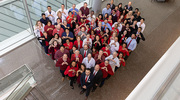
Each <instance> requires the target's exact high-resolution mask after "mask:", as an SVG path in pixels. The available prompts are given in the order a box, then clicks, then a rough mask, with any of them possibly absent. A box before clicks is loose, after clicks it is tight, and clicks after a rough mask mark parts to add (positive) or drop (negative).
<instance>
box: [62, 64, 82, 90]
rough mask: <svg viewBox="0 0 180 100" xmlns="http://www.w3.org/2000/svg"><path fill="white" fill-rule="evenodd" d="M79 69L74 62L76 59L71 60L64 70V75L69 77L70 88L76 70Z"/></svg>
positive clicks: (72, 86)
mask: <svg viewBox="0 0 180 100" xmlns="http://www.w3.org/2000/svg"><path fill="white" fill-rule="evenodd" d="M78 69H79V67H78V65H77V64H76V61H72V62H71V65H70V66H68V67H67V69H66V70H65V72H64V75H68V76H69V78H70V80H71V81H70V86H71V88H72V89H74V85H73V83H74V81H75V79H76V72H77V70H78Z"/></svg>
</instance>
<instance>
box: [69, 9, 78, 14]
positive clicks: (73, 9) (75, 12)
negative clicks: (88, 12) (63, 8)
mask: <svg viewBox="0 0 180 100" xmlns="http://www.w3.org/2000/svg"><path fill="white" fill-rule="evenodd" d="M73 10H75V11H77V12H78V11H79V10H78V9H77V8H75V9H73V8H71V9H69V11H71V12H72V14H74V13H73ZM77 12H75V14H74V15H77Z"/></svg>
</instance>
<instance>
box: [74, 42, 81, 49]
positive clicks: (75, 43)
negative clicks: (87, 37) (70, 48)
mask: <svg viewBox="0 0 180 100" xmlns="http://www.w3.org/2000/svg"><path fill="white" fill-rule="evenodd" d="M82 44H83V41H82V40H80V46H79V48H78V41H77V40H76V41H74V45H75V46H76V48H77V49H78V50H80V49H81V48H82Z"/></svg>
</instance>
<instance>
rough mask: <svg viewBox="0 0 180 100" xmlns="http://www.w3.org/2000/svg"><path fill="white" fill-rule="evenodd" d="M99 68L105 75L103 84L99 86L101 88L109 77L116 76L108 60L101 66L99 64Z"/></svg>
mask: <svg viewBox="0 0 180 100" xmlns="http://www.w3.org/2000/svg"><path fill="white" fill-rule="evenodd" d="M99 66H100V70H101V71H102V73H103V77H102V81H101V83H100V85H99V87H102V86H103V85H104V82H105V80H106V79H107V77H108V76H109V75H114V72H113V70H112V68H111V66H110V65H109V61H108V60H106V61H105V62H102V63H101V64H99Z"/></svg>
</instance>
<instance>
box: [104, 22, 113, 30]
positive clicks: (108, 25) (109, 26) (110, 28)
mask: <svg viewBox="0 0 180 100" xmlns="http://www.w3.org/2000/svg"><path fill="white" fill-rule="evenodd" d="M102 25H107V27H108V28H109V30H110V31H111V30H112V27H111V25H110V24H109V23H106V24H105V23H104V22H102ZM102 27H103V28H104V31H105V30H106V28H107V27H104V26H102Z"/></svg>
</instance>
